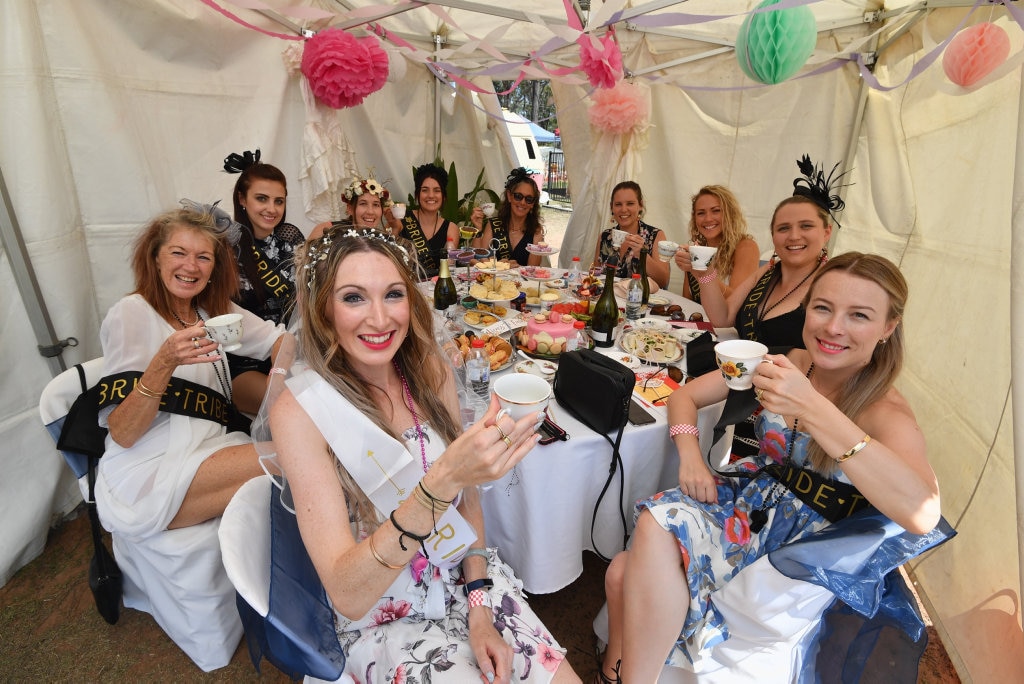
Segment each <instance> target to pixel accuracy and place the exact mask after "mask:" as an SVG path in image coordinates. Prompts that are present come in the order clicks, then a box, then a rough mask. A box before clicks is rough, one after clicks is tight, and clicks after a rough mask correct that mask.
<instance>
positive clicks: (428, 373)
mask: <svg viewBox="0 0 1024 684" xmlns="http://www.w3.org/2000/svg"><path fill="white" fill-rule="evenodd" d="M345 232H347V231H342V230H328V232H326V233H325V234H324V237H323V238H321V240H318V241H314V243H307V244H306V245H305V246H304V247H303V248H302V249H300V250H299V253H298V254H297V256H296V260H297V264H296V273H306V274H307V279H306V282H308V283H309V288H310V289H309V291H308V292H306V293H304V295H303V296H301V297H299V298H298V305H299V307H300V309H301V314H302V335H301V336H300V338H299V345H300V352H301V355H302V359H303V361H304V363H305V364H306V365H307V366H308V367H309V368H310V369H312V370H313V371H315V372H316V373H317V374H318V375H320V377H322V378H323V379H324V380H325V381H327V382H328V383H329V384H330V385H331V386H332V387H334V388H335V389H336V390H337V391H338V392H339V393H340V394H341V395H342V396H343V397H345V399H347V400H348V401H349V402H350V403H351V404H352V405H353V406H354V407H356V408H357V409H359V410H360V411H361V412H362V413H363V414H364V415H366V416H367V417H368V418H370V420H372V421H373V422H374V423H375V424H376V425H377V426H378V427H380V428H381V429H382V430H384V432H386V433H387V434H389V435H391V436H392V437H394V438H395V439H398V440H399V441H401V436H400V435H398V434H396V433H395V431H394V430H393V429H392V428H391V425H390V424H389V423H388V421H387V418H386V417H385V414H384V411H382V410H381V409H380V407H379V406H378V405H377V403H376V401H375V400H374V396H373V394H371V388H370V386H369V385H368V383H367V382H366V380H365V379H364V378H362V377H361V376H360V375H359V373H358V371H357V370H356V369H355V368H353V367H352V365H351V362H350V360H349V358H348V357H347V355H346V354H345V352H344V350H343V349H342V348H341V345H340V344H339V343H338V339H337V334H336V332H335V329H334V323H333V322H332V321H331V319H330V317H329V310H330V308H331V300H332V297H333V296H334V278H335V274H336V273H337V272H338V269H339V268H341V267H342V265H343V264H344V262H345V260H346V259H348V257H350V256H352V255H356V254H361V255H365V254H369V253H376V254H381V255H383V256H385V257H386V258H387V259H388V260H389V261H390V262H391V263H393V264H394V266H395V269H396V270H397V271H398V273H399V274H400V277H401V279H402V282H403V283H404V285H405V289H406V293H407V300H408V302H409V309H410V317H409V332H408V335H407V336H406V338H405V339H404V340H403V341H402V344H401V346H400V347H399V348H398V352H397V353H396V354H395V361H396V362H397V363H398V367H399V368H400V369H401V372H402V373H403V374H404V375H405V378H406V381H407V382H408V385H409V391H410V392H411V393H412V398H413V401H414V402H415V403H416V405H417V406H419V407H420V411H421V412H422V417H423V418H424V419H425V420H426V421H428V422H429V423H430V425H431V426H432V427H433V428H434V429H435V430H436V431H437V433H438V434H439V435H440V436H441V437H443V438H444V439H445V440H446V441H448V442H450V441H452V440H454V439H455V438H456V437H457V436H458V434H459V433H460V432H461V424H460V423H459V421H458V419H457V417H456V416H453V415H451V413H450V412H449V410H448V407H447V406H446V405H445V402H444V396H443V395H444V393H443V388H444V386H445V383H446V382H447V379H448V365H447V362H446V361H445V359H444V357H443V356H442V354H441V351H440V348H439V347H438V345H437V342H436V341H435V338H434V314H433V311H432V310H431V307H430V304H428V302H427V300H426V299H425V298H424V297H422V296H420V294H419V291H418V289H417V287H416V280H415V278H414V276H413V273H414V272H415V271H414V269H410V268H409V267H408V266H407V265H406V263H405V260H406V258H407V255H406V254H404V253H403V252H402V251H401V249H400V247H399V246H398V245H397V243H396V241H395V240H394V238H392V237H391V236H390V235H389V234H385V233H383V232H380V233H378V234H376V235H372V236H371V235H369V231H366V232H364V233H363V234H362V235H358V236H352V235H346V234H345ZM314 245H315V246H314ZM406 251H407V252H408V253H409V254H411V255H412V256H413V258H414V257H415V250H414V249H412V248H411V247H410V248H408V249H407V250H406ZM377 389H378V390H381V391H383V390H384V389H385V388H377ZM338 471H339V474H340V476H341V478H342V483H343V485H344V486H345V489H346V493H347V494H348V495H349V497H350V501H353V512H354V513H355V514H356V515H357V517H358V519H359V520H362V521H366V522H367V523H371V524H372V523H374V522H379V520H378V519H377V517H376V514H375V513H374V510H375V509H374V507H373V505H372V504H371V503H370V502H369V500H368V499H367V498H366V496H365V495H364V494H363V493H362V491H361V490H360V489H359V488H358V487H357V486H356V485H355V483H354V482H353V481H352V480H351V477H350V476H349V475H348V473H346V472H345V471H344V469H343V468H341V467H340V464H339V466H338Z"/></svg>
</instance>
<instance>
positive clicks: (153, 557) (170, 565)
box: [39, 357, 242, 672]
mask: <svg viewBox="0 0 1024 684" xmlns="http://www.w3.org/2000/svg"><path fill="white" fill-rule="evenodd" d="M82 367H83V369H84V370H85V374H86V383H87V384H88V385H89V386H92V385H94V384H95V383H96V382H97V381H98V380H99V379H100V378H101V376H102V374H103V369H104V366H103V359H102V357H101V358H98V359H93V360H91V361H87V362H85V363H83V364H82ZM81 392H82V387H81V383H80V380H79V376H78V371H77V370H76V369H75V368H69V369H68V370H66V371H64V372H63V373H61V374H60V375H58V376H57V377H55V378H54V379H53V380H51V381H50V382H49V383H48V384H47V385H46V387H45V388H44V389H43V392H42V394H41V395H40V397H39V414H40V417H41V418H42V421H43V424H44V425H45V426H46V429H47V431H48V432H49V433H50V435H51V436H52V437H53V438H54V441H56V440H57V437H59V436H60V431H61V427H62V426H63V424H64V418H65V417H66V416H67V413H68V409H70V408H71V404H72V403H74V401H75V399H76V398H77V397H78V395H79V394H81ZM63 455H64V459H65V461H67V463H68V467H69V468H70V469H71V470H72V472H74V474H75V477H77V478H78V484H79V488H80V489H81V490H82V497H83V498H85V497H86V496H88V491H89V488H88V483H87V481H86V480H87V478H86V472H87V468H88V463H87V461H86V459H85V458H84V457H80V456H78V455H77V454H68V453H64V454H63ZM219 522H220V521H219V519H214V520H209V521H207V522H205V523H202V524H200V525H193V526H191V527H185V528H181V529H177V530H165V531H164V532H161V533H159V534H156V535H153V536H152V537H149V538H146V539H126V538H125V537H124V536H122V535H121V534H118V532H117V530H110V532H111V539H112V541H113V549H114V557H115V558H116V559H117V564H118V566H119V567H120V569H121V572H122V573H123V575H124V596H123V598H124V605H125V607H127V608H135V609H136V610H141V611H144V612H147V613H149V614H151V615H152V616H153V619H155V620H156V622H157V624H159V625H160V627H161V628H162V629H163V630H164V632H166V633H167V635H168V636H169V637H171V639H172V640H173V641H174V643H176V644H177V645H178V646H179V647H180V648H181V650H183V651H185V653H186V654H187V655H188V656H189V657H190V658H191V659H192V660H193V661H194V662H195V664H196V665H198V666H199V667H200V668H202V669H203V670H204V671H207V672H209V671H210V670H215V669H217V668H220V667H224V666H225V665H227V664H228V663H229V662H231V657H232V656H233V655H234V652H235V649H236V648H237V647H238V642H239V641H240V640H241V638H242V624H241V622H240V621H239V619H238V611H237V610H236V609H235V606H234V597H235V590H234V587H233V586H231V583H230V582H229V581H228V577H227V574H226V573H225V572H224V565H223V563H222V562H221V557H220V543H219V541H218V539H217V527H218V525H219ZM104 526H106V525H104Z"/></svg>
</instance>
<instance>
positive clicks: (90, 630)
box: [0, 207, 960, 684]
mask: <svg viewBox="0 0 1024 684" xmlns="http://www.w3.org/2000/svg"><path fill="white" fill-rule="evenodd" d="M543 215H544V218H545V223H546V225H547V228H548V242H549V244H552V245H560V244H561V239H562V235H563V234H564V231H565V225H566V223H567V222H568V218H569V216H570V213H569V212H568V211H564V210H560V209H558V208H553V207H545V208H544V210H543ZM107 544H108V547H109V544H110V541H109V536H108V537H107ZM91 556H92V539H91V537H90V533H89V521H88V517H87V516H85V515H84V514H83V515H80V516H79V517H77V518H75V519H73V520H69V521H66V522H64V523H63V524H61V525H60V526H59V527H57V528H55V529H54V530H52V531H51V534H50V537H49V539H48V541H47V546H46V550H45V551H44V553H43V554H42V555H41V556H40V557H39V558H37V559H35V560H34V561H32V562H31V563H29V564H28V565H27V566H25V567H24V568H22V569H21V570H20V571H19V572H18V573H17V574H16V575H15V576H14V577H13V578H12V579H11V581H10V582H8V583H7V585H6V586H4V587H0V682H9V681H48V682H99V681H115V682H122V681H147V682H149V681H154V682H171V681H173V682H179V681H186V682H193V681H195V682H239V681H254V682H255V681H263V682H287V681H289V680H288V679H287V677H285V676H284V675H283V674H281V673H280V672H278V671H277V670H276V669H274V667H273V666H271V665H269V664H267V663H263V666H262V674H259V673H257V671H256V670H255V668H254V667H253V664H252V662H251V660H250V659H249V655H248V652H247V650H246V647H245V644H244V640H243V643H241V644H239V646H238V649H237V650H236V651H235V655H234V657H233V658H232V660H231V663H230V664H229V665H228V666H227V667H225V668H222V669H220V670H217V671H215V672H212V673H208V674H207V673H203V672H201V671H200V670H199V669H198V668H197V667H196V666H195V665H194V664H193V663H192V661H191V660H189V658H188V657H187V656H186V655H185V654H184V653H183V652H182V651H181V650H179V649H178V648H177V646H175V645H174V643H173V642H172V641H171V640H170V639H169V638H168V637H167V636H166V635H165V634H164V633H163V632H162V631H161V629H160V628H159V627H158V626H157V624H156V623H155V622H154V621H153V619H152V618H151V617H150V616H149V615H147V614H145V613H140V612H138V611H134V610H127V609H125V610H122V614H121V619H120V621H119V622H118V623H117V624H116V625H113V626H111V625H108V624H107V623H105V622H104V621H103V620H102V618H100V616H99V615H98V614H97V612H96V609H95V606H94V604H93V598H92V594H91V593H90V591H89V587H88V583H87V580H86V577H87V568H88V563H89V558H90V557H91ZM604 569H605V564H604V563H603V562H602V561H601V560H600V559H598V558H597V557H596V556H594V555H593V554H590V553H585V554H584V571H583V575H582V576H581V577H580V578H579V579H578V580H576V581H575V582H574V583H573V584H571V585H570V586H569V587H566V588H565V589H563V590H562V591H559V592H556V593H554V594H546V595H539V596H534V597H533V598H532V599H531V601H530V604H531V606H533V608H534V609H535V610H536V612H537V613H538V615H539V616H540V617H541V619H542V620H543V621H544V622H545V624H546V625H547V627H548V629H550V631H551V633H552V634H553V635H554V636H555V637H556V638H557V639H558V640H559V642H560V643H561V644H562V645H563V646H564V647H565V648H566V649H567V650H568V660H569V663H570V664H571V665H572V666H573V668H574V669H575V670H576V672H577V673H578V674H579V675H580V676H581V677H582V678H583V680H584V681H585V682H591V681H593V679H594V677H595V675H596V671H597V669H596V658H595V656H594V646H595V644H594V635H593V631H592V628H591V624H592V622H593V620H594V618H595V617H596V615H597V613H598V611H599V610H600V608H601V605H602V604H603V603H604V583H603V578H604ZM918 681H919V682H922V683H924V684H952V683H954V682H959V681H960V679H959V677H958V676H957V674H956V671H955V670H954V669H953V666H952V663H951V662H950V661H949V658H948V657H947V655H946V651H945V649H944V648H943V647H942V643H941V642H940V641H939V639H938V637H937V635H936V632H935V630H934V629H932V628H929V647H928V650H927V651H926V652H925V655H924V658H923V659H922V661H921V666H920V670H919V675H918Z"/></svg>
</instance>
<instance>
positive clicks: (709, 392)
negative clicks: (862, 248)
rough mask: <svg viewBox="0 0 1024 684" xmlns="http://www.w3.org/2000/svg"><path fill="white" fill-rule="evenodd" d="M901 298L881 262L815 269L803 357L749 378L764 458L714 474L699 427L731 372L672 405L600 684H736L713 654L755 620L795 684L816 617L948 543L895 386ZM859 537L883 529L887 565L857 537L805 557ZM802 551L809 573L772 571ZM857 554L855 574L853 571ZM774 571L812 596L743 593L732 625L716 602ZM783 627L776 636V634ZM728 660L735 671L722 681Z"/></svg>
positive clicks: (886, 598) (931, 477)
mask: <svg viewBox="0 0 1024 684" xmlns="http://www.w3.org/2000/svg"><path fill="white" fill-rule="evenodd" d="M906 298H907V287H906V282H905V281H904V279H903V277H902V275H901V274H900V273H899V270H898V269H897V268H896V266H894V265H893V264H892V263H891V262H889V261H888V260H886V259H884V258H882V257H878V256H874V255H865V254H860V253H856V252H850V253H847V254H843V255H840V256H839V257H836V258H834V259H833V260H832V261H830V262H829V263H828V264H827V265H825V266H823V267H822V268H821V269H820V272H819V273H818V274H817V275H816V277H815V279H814V280H813V282H812V285H811V288H810V290H809V292H808V295H807V297H806V300H805V302H804V304H805V307H806V309H807V316H806V321H805V324H804V328H803V339H804V342H805V344H806V347H807V349H806V350H797V349H795V350H793V351H791V352H790V353H789V355H787V356H783V355H770V356H768V357H767V361H768V362H767V363H761V364H760V365H758V366H757V368H756V369H755V373H754V393H755V394H756V395H757V399H758V400H759V401H760V403H761V406H762V410H761V413H760V415H759V416H758V418H757V432H758V436H759V439H760V445H761V448H760V452H759V453H758V454H757V455H756V456H754V457H751V458H747V459H742V460H739V461H736V462H734V463H732V464H730V465H729V466H728V467H727V470H726V471H722V472H728V473H729V475H722V474H721V473H720V474H718V475H717V476H716V475H715V474H714V473H712V472H711V471H710V470H709V468H708V465H707V463H706V461H705V459H704V457H703V455H702V454H701V451H700V446H699V444H698V437H697V429H696V427H694V426H695V425H696V422H697V420H696V418H697V409H698V408H699V407H703V406H708V405H710V404H713V403H716V402H719V401H721V400H723V399H725V398H726V396H727V394H728V389H727V387H726V385H725V381H724V377H723V375H724V374H725V373H729V374H737V373H739V372H740V371H741V370H742V369H739V368H733V367H730V366H728V365H726V367H723V369H722V373H719V372H718V371H715V372H713V373H709V374H707V375H705V376H702V377H701V378H698V379H697V380H695V381H693V382H691V383H688V384H686V385H684V386H683V387H681V388H680V389H679V390H677V391H676V392H675V393H673V395H672V398H671V399H670V401H669V422H670V425H671V427H670V434H671V435H672V437H671V438H672V439H673V441H674V442H675V444H676V447H677V449H678V451H679V459H680V465H679V487H678V488H675V489H672V490H669V491H667V492H662V493H660V494H657V495H655V496H653V497H651V498H650V499H648V500H645V501H641V502H639V504H638V506H637V508H638V514H637V525H636V530H635V533H634V536H633V540H632V545H631V548H630V549H629V550H628V551H625V552H623V553H621V554H619V555H618V556H617V557H616V558H615V559H614V560H613V562H612V564H611V566H610V567H609V570H608V573H607V576H606V580H605V583H606V588H607V594H608V619H609V644H608V650H607V651H606V653H605V659H604V663H603V671H602V676H603V677H605V678H606V679H607V680H608V681H615V680H616V678H617V677H618V676H620V675H621V678H622V681H627V682H648V681H655V680H656V679H657V677H658V673H659V672H660V670H661V669H662V664H663V663H667V664H669V665H673V666H676V667H680V668H683V669H685V670H689V671H690V672H691V673H697V674H698V675H700V674H701V673H702V672H707V671H713V670H715V669H716V668H718V669H719V672H723V671H724V672H725V675H726V677H727V678H731V681H738V680H743V679H745V677H744V676H741V675H740V671H739V669H738V668H739V666H737V665H735V664H732V662H731V661H727V659H718V660H717V662H716V655H717V650H716V649H717V648H720V647H723V646H727V645H728V643H729V639H730V636H731V633H730V629H731V627H740V626H741V627H742V628H743V629H745V630H747V629H748V624H747V623H748V622H757V621H759V620H764V622H765V624H766V625H769V626H770V630H769V629H766V630H765V634H764V635H763V637H762V638H763V639H764V640H765V641H767V642H771V641H772V639H773V638H774V639H775V640H782V641H785V640H786V639H790V642H789V643H788V644H787V647H786V648H784V649H779V653H778V660H777V661H774V662H773V663H772V666H771V667H772V670H773V672H772V676H773V677H774V676H776V675H778V681H794V680H797V679H799V678H800V677H802V676H805V675H806V672H807V668H808V667H809V668H811V669H813V667H814V663H813V658H810V659H808V661H806V662H805V661H802V654H803V653H804V651H803V650H802V649H804V648H806V647H807V646H808V644H809V643H812V642H813V641H814V640H815V639H816V638H817V636H818V625H819V624H820V623H821V615H822V612H823V611H824V610H825V608H827V607H828V605H829V604H830V603H832V601H833V599H834V598H835V596H839V597H840V598H842V599H843V600H844V601H846V602H847V603H848V604H850V605H853V606H855V607H856V605H858V604H857V599H858V597H859V596H860V595H862V594H865V593H866V594H871V595H874V594H873V591H871V590H868V589H867V588H868V587H875V586H877V587H882V586H883V585H884V586H886V587H887V586H888V585H887V580H886V579H885V575H886V574H888V571H889V570H891V569H892V568H893V565H892V563H896V564H899V563H902V562H904V561H905V560H906V559H907V558H909V557H912V556H913V555H915V554H916V553H920V552H921V551H922V550H923V549H925V548H929V547H930V546H932V545H934V544H935V543H939V542H940V541H942V540H944V538H945V537H946V536H948V532H949V531H948V528H946V527H945V523H944V521H943V522H942V523H941V524H940V511H939V489H938V483H937V481H936V478H935V474H934V473H933V471H932V469H931V467H930V466H929V464H928V460H927V457H926V453H925V444H924V438H923V436H922V435H921V431H920V428H919V427H918V425H917V422H916V420H915V418H914V415H913V412H912V411H911V409H910V407H909V406H908V404H907V402H906V400H905V399H904V398H903V397H902V396H901V395H900V393H899V392H898V391H897V390H896V389H895V388H894V387H893V386H892V383H893V381H894V380H895V378H896V376H897V375H898V373H899V370H900V367H901V366H902V361H903V331H902V322H901V321H902V314H903V308H904V305H905V303H906ZM744 415H746V414H744ZM851 416H852V417H851ZM865 521H866V522H865ZM856 526H861V527H864V526H867V527H872V526H874V527H872V529H873V530H875V529H880V530H887V531H886V532H885V533H884V534H883V533H878V534H877V536H878V540H876V541H877V542H878V543H881V544H882V545H883V546H885V540H894V541H893V543H897V542H898V543H899V544H902V546H900V547H899V548H900V551H899V553H897V554H894V555H887V556H886V561H888V562H889V563H888V565H885V567H881V568H877V567H874V566H875V564H876V560H877V557H878V556H880V555H885V554H880V553H879V552H878V551H875V550H874V548H873V547H869V548H871V552H870V553H866V554H863V557H862V554H853V553H852V551H851V549H853V548H854V546H853V544H854V542H853V541H852V540H853V539H854V536H853V533H852V532H851V533H850V536H849V537H843V536H841V535H839V536H838V542H837V541H836V539H833V540H832V544H831V548H830V551H829V553H830V554H831V557H826V556H825V555H824V554H823V553H822V552H821V550H820V548H819V547H818V546H814V547H808V546H806V544H807V543H808V542H810V541H812V540H815V539H816V538H817V537H819V536H823V535H825V536H827V535H829V534H832V536H833V537H835V536H836V534H835V532H836V531H837V530H839V531H845V530H849V529H851V528H854V527H856ZM937 526H938V527H939V528H942V529H941V530H937ZM859 539H860V538H858V542H856V543H859ZM872 543H875V542H874V541H873V542H872ZM801 544H805V546H804V547H803V548H804V549H807V548H812V549H813V550H814V551H813V553H811V554H810V558H811V562H810V563H809V565H810V566H812V567H808V560H807V559H808V554H806V553H805V554H804V556H803V558H802V563H803V565H802V568H803V569H805V570H806V572H800V573H798V572H795V571H794V572H792V573H791V572H790V571H785V570H783V568H788V567H789V566H790V565H791V563H789V556H792V555H793V552H794V549H799V548H800V545H801ZM857 548H858V550H859V551H862V549H861V547H859V546H858V547H857ZM886 548H887V547H886ZM844 552H845V554H844ZM818 554H821V555H818ZM766 555H768V556H769V557H770V560H771V564H770V565H769V564H768V563H767V562H766V560H767V559H764V557H765V556H766ZM853 557H856V563H858V564H855V565H854V566H850V563H852V562H854V561H853V560H851V559H852V558H853ZM894 559H895V560H894ZM861 561H864V562H861ZM877 564H880V565H884V563H882V562H881V561H878V563H877ZM772 566H774V567H775V568H776V570H778V571H780V572H783V573H784V574H786V575H787V576H789V577H797V578H799V579H804V580H807V583H806V584H805V583H801V582H797V583H795V584H796V585H797V590H796V591H797V592H798V593H799V592H800V591H801V589H800V588H801V587H807V588H808V590H809V591H810V590H815V591H817V592H818V594H816V595H813V596H812V595H811V594H808V596H810V598H808V599H807V600H806V601H801V600H797V599H796V598H794V599H793V600H792V601H790V602H784V603H783V605H782V607H781V608H780V607H779V606H775V607H773V608H772V610H771V611H768V610H762V608H763V606H761V605H759V604H760V603H762V602H763V603H770V602H772V600H774V599H777V596H775V595H773V594H772V592H771V591H768V592H767V593H768V595H764V594H762V595H757V594H756V592H754V594H751V595H753V596H755V598H753V599H750V602H749V603H747V604H745V605H743V606H742V610H741V611H740V612H741V613H742V615H741V616H740V618H738V619H736V620H735V622H736V623H737V624H736V625H731V624H730V619H727V617H726V613H725V611H724V610H723V609H721V606H720V605H719V604H718V597H719V596H721V595H722V594H723V593H724V592H723V590H727V589H730V588H731V587H730V584H731V583H733V582H735V583H736V585H741V584H746V585H748V586H754V587H756V586H757V584H758V581H757V580H754V581H753V582H751V580H750V575H749V573H758V572H761V573H765V572H766V571H767V572H774V571H772V570H771V568H772ZM837 566H843V568H842V569H843V574H842V575H841V577H843V578H845V582H843V581H840V580H838V579H836V578H837V577H840V576H839V575H836V576H833V575H832V574H831V572H832V571H833V570H835V569H836V567H837ZM851 567H852V569H851ZM776 574H777V573H776ZM761 576H763V577H765V578H767V577H768V574H764V575H761ZM851 576H852V578H853V581H852V582H851V581H850V580H851ZM754 577H758V575H754ZM740 578H743V580H744V581H743V582H740ZM833 580H835V581H833ZM766 581H767V579H766ZM812 582H813V583H814V584H812ZM817 584H820V585H821V586H822V587H824V588H825V589H827V592H825V591H822V590H821V589H820V588H819V587H818V586H816V585H817ZM761 586H762V587H766V586H768V585H767V584H764V583H762V584H761ZM828 592H831V593H828ZM878 593H879V594H881V595H882V596H883V598H882V604H883V606H882V612H883V613H885V614H895V613H894V612H893V611H898V610H900V609H902V608H905V606H903V605H902V604H901V601H902V602H904V603H905V601H906V599H905V598H903V597H900V596H897V595H894V594H893V593H892V592H887V591H886V592H883V591H882V590H881V589H879V592H878ZM822 594H825V595H826V596H827V600H824V601H823V600H822V596H821V595H822ZM833 594H834V595H833ZM875 609H876V610H877V609H878V606H875ZM872 614H874V613H872ZM772 619H774V620H775V621H774V622H772ZM780 620H781V621H783V622H785V623H786V625H785V627H784V628H782V629H781V631H776V630H779V621H780ZM739 623H743V624H742V625H740V624H739ZM787 629H788V630H790V631H788V632H786V630H787ZM748 631H749V630H748ZM755 631H756V630H755ZM766 648H767V647H766ZM810 652H811V653H814V650H813V649H812V650H811V651H810ZM723 662H729V663H730V664H727V665H725V666H724V668H723V665H722V663H723ZM787 669H788V670H789V674H788V675H786V674H785V673H786V671H787ZM913 670H914V672H915V673H916V662H915V663H913Z"/></svg>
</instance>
